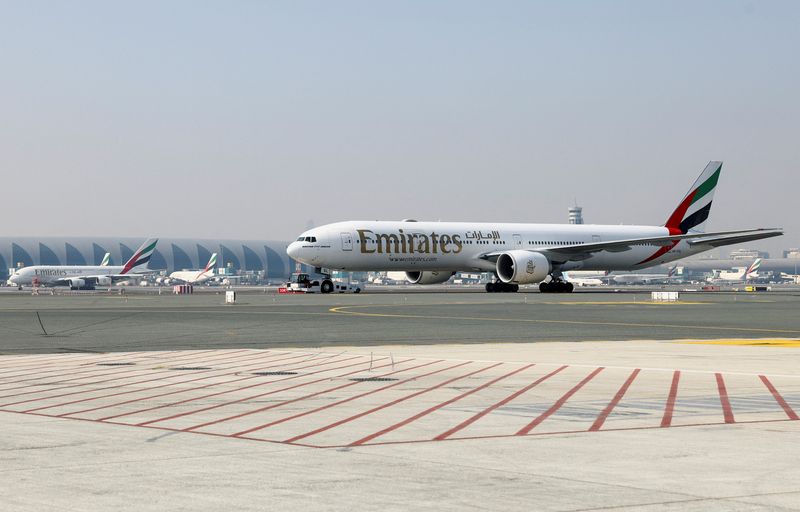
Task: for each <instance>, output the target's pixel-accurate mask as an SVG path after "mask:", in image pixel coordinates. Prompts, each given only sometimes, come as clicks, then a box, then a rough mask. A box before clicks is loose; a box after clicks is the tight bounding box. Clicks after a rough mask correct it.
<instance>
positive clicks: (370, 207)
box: [0, 0, 800, 250]
mask: <svg viewBox="0 0 800 512" xmlns="http://www.w3.org/2000/svg"><path fill="white" fill-rule="evenodd" d="M0 8H1V9H2V11H0V63H1V64H2V68H1V69H2V71H0V73H1V74H0V77H2V79H0V173H2V174H1V176H2V178H3V180H2V190H3V192H4V194H3V198H2V200H0V215H2V218H3V227H2V230H0V231H1V233H0V234H2V235H110V236H116V235H118V236H147V235H151V234H152V235H160V236H196V237H209V238H210V237H232V238H264V239H288V238H293V237H294V236H296V235H297V234H298V232H300V231H302V230H303V229H304V228H305V227H306V225H307V224H308V222H309V220H311V219H313V222H314V223H315V224H316V225H320V224H323V223H327V222H333V221H338V220H346V219H402V218H408V217H411V218H417V219H425V220H437V219H442V220H476V221H477V220H480V221H528V222H565V221H566V217H567V207H568V206H569V205H571V204H572V203H573V201H574V200H575V199H577V201H578V203H579V204H581V205H582V206H583V207H584V215H585V217H586V219H587V221H588V222H593V223H614V224H616V223H627V224H635V223H643V224H661V223H663V222H664V221H665V220H666V217H667V216H668V214H669V213H670V212H671V211H672V209H673V208H674V207H675V206H676V204H677V203H678V201H679V200H680V198H681V197H682V196H683V195H684V194H685V193H686V191H687V189H688V188H689V186H690V185H691V183H692V182H693V180H694V179H695V178H696V177H697V175H698V174H699V173H700V171H701V170H702V169H703V167H704V166H705V165H706V163H707V162H708V161H709V160H712V159H713V160H716V159H719V160H724V161H725V166H724V167H723V174H722V178H721V180H720V184H719V187H718V190H717V195H716V199H715V201H714V207H713V209H712V214H711V221H710V223H709V226H708V228H709V229H712V230H716V229H732V228H749V227H760V226H764V227H771V226H783V227H784V228H786V230H787V235H786V236H785V237H783V238H780V239H776V240H777V241H774V242H773V241H771V240H770V241H766V242H764V243H762V244H760V245H759V244H756V246H759V247H763V248H767V249H772V250H776V249H777V248H781V247H789V246H791V247H796V246H798V245H800V218H798V215H797V212H798V204H797V198H798V191H799V190H800V174H799V173H800V65H799V64H798V62H800V61H799V60H798V59H799V57H798V51H799V50H800V2H796V1H787V2H754V1H720V2H703V1H687V2H663V1H652V2H647V1H641V0H636V1H631V2H596V1H587V2H553V1H544V2H534V1H525V2H511V1H505V2H504V1H498V2H486V1H474V2H470V1H464V0H458V1H440V2H437V1H431V0H428V1H420V2H409V1H402V2H400V1H398V2H376V1H372V0H368V1H363V2H346V1H336V2H331V1H319V2H305V1H296V0H292V1H286V2H267V1H218V2H200V1H186V2H179V1H163V0H161V1H155V2H147V1H136V2H127V3H124V2H108V1H105V0H104V1H98V2H80V1H76V2H62V1H53V2H35V1H30V2H28V1H26V2H17V1H14V2H2V3H0Z"/></svg>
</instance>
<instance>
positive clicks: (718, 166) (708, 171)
mask: <svg viewBox="0 0 800 512" xmlns="http://www.w3.org/2000/svg"><path fill="white" fill-rule="evenodd" d="M721 171H722V162H717V161H711V162H708V165H706V168H705V169H703V172H702V173H700V177H699V178H697V180H695V182H694V184H693V185H692V188H690V189H689V193H687V194H686V195H685V196H684V197H683V199H682V200H681V202H680V204H679V205H678V207H677V208H675V211H674V212H672V215H670V217H669V219H667V222H666V223H665V224H664V226H665V227H666V228H668V229H669V231H670V234H673V235H681V234H686V233H690V232H691V233H702V232H704V231H705V223H706V219H708V215H709V213H710V212H711V202H712V200H713V199H714V192H715V191H716V189H717V181H718V180H719V175H720V172H721Z"/></svg>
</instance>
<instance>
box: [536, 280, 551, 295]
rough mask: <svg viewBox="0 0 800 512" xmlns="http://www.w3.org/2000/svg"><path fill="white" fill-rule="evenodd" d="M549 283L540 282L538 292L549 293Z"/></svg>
mask: <svg viewBox="0 0 800 512" xmlns="http://www.w3.org/2000/svg"><path fill="white" fill-rule="evenodd" d="M550 291H551V289H550V283H545V282H541V283H539V293H550Z"/></svg>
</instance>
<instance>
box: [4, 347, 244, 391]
mask: <svg viewBox="0 0 800 512" xmlns="http://www.w3.org/2000/svg"><path fill="white" fill-rule="evenodd" d="M244 357H251V356H250V355H249V354H248V355H246V356H238V357H237V358H238V359H241V358H244ZM194 360H195V359H190V360H188V361H194ZM175 362H180V363H182V364H184V363H186V362H187V360H186V359H176V360H173V361H171V363H172V364H174V363H175ZM209 362H210V360H206V361H203V364H208V363H209ZM153 369H154V368H153V367H152V366H151V367H149V368H148V367H144V366H139V367H135V366H134V367H132V368H130V369H127V370H126V369H125V368H118V369H117V370H113V369H111V370H109V368H107V367H103V366H94V367H92V368H89V369H87V370H84V371H80V372H68V373H62V374H59V375H48V376H44V377H38V378H33V379H23V380H18V381H13V382H5V383H3V384H17V383H21V382H31V381H34V384H26V385H23V386H15V387H9V388H3V389H0V392H5V391H13V390H15V389H26V388H32V387H39V386H40V385H41V384H37V383H35V381H41V380H42V379H46V380H51V379H58V384H63V383H65V382H72V381H75V380H81V379H85V378H87V377H90V378H91V377H104V376H106V375H114V376H115V378H113V379H107V380H104V381H92V382H87V383H84V384H76V386H87V385H90V384H99V383H102V382H109V381H111V380H116V379H117V378H120V377H121V376H122V375H129V374H134V375H131V376H130V377H136V376H137V375H138V374H142V373H146V372H152V371H153ZM100 372H102V373H100ZM86 373H88V374H90V375H84V374H86ZM74 375H82V376H81V377H73V378H71V379H65V380H63V379H61V377H72V376H74ZM130 377H127V378H130ZM68 387H73V386H63V387H61V388H60V389H64V388H68ZM51 389H52V388H51ZM37 392H39V391H32V392H30V393H37ZM30 393H18V394H13V395H2V396H0V399H3V398H8V397H12V396H20V395H25V394H30Z"/></svg>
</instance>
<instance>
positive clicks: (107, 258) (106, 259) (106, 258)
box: [100, 252, 111, 267]
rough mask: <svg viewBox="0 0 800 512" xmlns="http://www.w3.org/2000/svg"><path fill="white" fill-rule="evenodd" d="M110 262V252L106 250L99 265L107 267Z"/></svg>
mask: <svg viewBox="0 0 800 512" xmlns="http://www.w3.org/2000/svg"><path fill="white" fill-rule="evenodd" d="M110 263H111V253H110V252H107V253H106V255H105V256H103V261H101V262H100V266H101V267H107V266H108V265H109V264H110Z"/></svg>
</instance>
